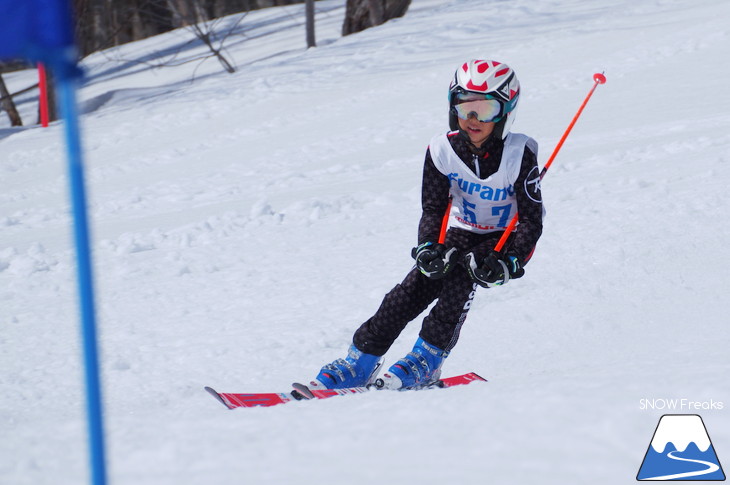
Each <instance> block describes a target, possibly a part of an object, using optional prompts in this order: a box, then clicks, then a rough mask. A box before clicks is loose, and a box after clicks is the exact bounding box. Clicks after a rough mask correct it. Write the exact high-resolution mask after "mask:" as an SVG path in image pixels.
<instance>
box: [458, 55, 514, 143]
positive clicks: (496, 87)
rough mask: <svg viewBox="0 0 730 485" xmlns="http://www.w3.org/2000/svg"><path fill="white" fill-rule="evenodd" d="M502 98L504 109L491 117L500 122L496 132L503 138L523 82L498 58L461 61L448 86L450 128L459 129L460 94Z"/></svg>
mask: <svg viewBox="0 0 730 485" xmlns="http://www.w3.org/2000/svg"><path fill="white" fill-rule="evenodd" d="M475 94H478V95H484V97H485V99H494V100H497V101H499V104H500V106H501V109H500V110H499V113H497V115H496V116H495V117H494V118H492V119H489V120H480V121H494V122H495V123H497V125H496V126H495V128H494V132H493V133H494V134H495V135H497V136H501V137H502V139H504V138H505V137H506V136H507V134H508V133H509V130H510V128H511V127H512V123H513V122H514V120H515V111H516V110H517V102H518V101H519V99H520V82H519V81H518V80H517V75H516V74H515V72H514V71H513V70H512V68H511V67H509V66H508V65H507V64H504V63H502V62H498V61H491V60H481V59H472V60H470V61H467V62H465V63H464V64H462V65H461V66H460V67H459V68H458V69H457V70H456V73H455V74H454V79H453V80H452V81H451V85H450V86H449V127H450V128H451V129H452V130H458V129H459V122H458V116H459V115H458V113H457V109H456V105H457V104H458V102H459V100H460V98H461V97H464V96H466V97H468V98H469V99H474V95H475Z"/></svg>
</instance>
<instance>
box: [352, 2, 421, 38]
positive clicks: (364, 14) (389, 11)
mask: <svg viewBox="0 0 730 485" xmlns="http://www.w3.org/2000/svg"><path fill="white" fill-rule="evenodd" d="M410 4H411V0H347V4H346V7H345V22H344V23H343V24H342V35H350V34H354V33H355V32H360V31H363V30H365V29H367V28H369V27H374V26H376V25H380V24H382V23H383V22H387V21H388V20H390V19H393V18H396V17H402V16H403V15H405V14H406V12H407V11H408V7H409V5H410Z"/></svg>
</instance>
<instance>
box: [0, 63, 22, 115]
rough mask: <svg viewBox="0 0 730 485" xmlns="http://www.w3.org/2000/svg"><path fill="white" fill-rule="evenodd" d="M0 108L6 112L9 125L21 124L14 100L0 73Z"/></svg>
mask: <svg viewBox="0 0 730 485" xmlns="http://www.w3.org/2000/svg"><path fill="white" fill-rule="evenodd" d="M0 108H2V109H4V110H5V111H6V112H7V113H8V117H9V118H10V126H23V120H22V119H20V114H19V113H18V109H17V108H16V107H15V102H14V101H13V97H12V96H11V95H10V91H8V87H7V86H6V85H5V81H4V80H3V75H2V74H0Z"/></svg>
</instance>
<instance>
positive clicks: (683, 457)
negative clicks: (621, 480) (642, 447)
mask: <svg viewBox="0 0 730 485" xmlns="http://www.w3.org/2000/svg"><path fill="white" fill-rule="evenodd" d="M636 479H637V480H639V481H643V480H655V481H666V480H693V481H694V480H708V481H722V480H725V473H724V472H723V470H722V466H721V465H720V461H719V460H718V459H717V454H715V448H714V447H713V446H712V442H711V441H710V435H708V434H707V428H705V423H704V422H703V421H702V418H701V417H700V416H698V415H696V414H665V415H664V416H662V417H661V419H659V424H658V425H657V428H656V431H654V436H653V437H652V439H651V443H649V448H648V449H647V450H646V455H644V461H643V462H642V463H641V468H639V473H638V474H637V475H636Z"/></svg>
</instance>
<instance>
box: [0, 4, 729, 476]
mask: <svg viewBox="0 0 730 485" xmlns="http://www.w3.org/2000/svg"><path fill="white" fill-rule="evenodd" d="M343 3H344V2H340V1H335V0H327V1H323V2H318V3H317V39H318V43H319V47H317V48H315V49H310V50H306V49H304V46H305V35H304V27H303V17H304V16H303V7H302V6H301V5H298V6H291V7H281V8H276V9H270V10H266V11H259V12H255V13H251V14H249V15H248V16H247V17H246V18H244V19H243V21H242V22H241V24H240V25H239V26H238V27H236V35H234V36H233V37H231V38H229V39H228V41H227V44H226V45H227V47H228V48H227V51H226V53H227V54H228V55H229V56H230V57H231V58H232V59H233V60H234V61H235V64H236V66H237V67H238V71H237V72H236V73H235V74H234V75H229V74H226V73H225V72H224V71H223V70H222V68H221V66H220V65H219V64H218V63H217V61H215V60H207V61H205V62H202V63H201V61H196V60H195V57H196V56H197V55H199V54H201V53H204V50H202V49H201V48H200V46H199V45H197V44H196V43H194V42H191V39H192V37H191V34H190V33H189V32H187V31H185V30H181V31H177V32H172V33H169V34H166V35H163V36H160V37H156V38H153V39H147V40H145V41H141V42H137V43H134V44H131V45H127V46H123V47H121V48H117V49H112V50H110V51H107V52H104V53H99V54H96V55H94V56H92V57H90V58H88V59H86V60H85V62H84V66H85V68H86V69H87V72H88V81H87V83H86V85H85V86H84V87H83V88H82V90H81V92H80V98H81V104H82V109H83V112H84V116H83V128H84V146H85V154H86V165H87V173H86V174H87V183H88V187H89V193H90V201H89V205H90V207H89V210H90V216H91V220H92V229H93V247H94V261H95V278H96V289H97V296H98V317H99V327H100V328H99V332H100V347H101V352H102V359H101V360H102V361H101V365H102V378H103V393H104V401H105V425H106V431H107V446H108V465H109V477H110V483H114V484H120V485H121V484H134V485H147V484H149V485H152V484H154V485H165V484H170V485H172V484H175V485H180V484H202V483H232V482H236V483H255V484H291V483H299V482H302V481H305V482H307V483H347V484H353V485H356V484H372V483H419V484H442V483H458V484H485V483H495V484H501V483H520V484H533V483H534V484H538V483H539V484H553V483H554V484H565V483H580V484H588V483H592V484H611V485H615V484H621V483H634V481H635V478H634V477H635V476H636V472H637V470H638V469H639V466H640V464H641V460H642V458H643V456H644V454H645V452H646V449H647V447H648V445H649V442H650V441H651V438H652V434H653V432H654V429H655V427H656V424H657V422H658V420H659V417H660V416H661V415H662V414H665V413H680V414H681V413H690V414H695V413H696V414H701V415H702V417H703V419H704V421H705V424H706V426H707V429H708V432H709V434H710V437H711V439H712V440H713V444H714V447H715V449H716V450H717V453H718V456H719V458H720V460H721V462H730V412H729V409H730V386H729V384H728V382H729V380H728V376H729V375H730V353H729V352H728V347H729V344H730V332H729V331H728V323H727V320H728V317H727V315H728V313H729V312H730V303H729V301H730V300H729V299H728V297H727V293H728V290H729V289H730V284H729V283H728V270H729V269H730V265H729V264H728V263H729V262H730V261H729V256H728V251H727V249H726V245H727V242H728V240H730V230H729V229H728V224H727V222H726V221H727V210H728V202H729V200H728V195H727V194H728V185H729V183H730V177H729V176H728V168H729V167H728V163H729V162H730V148H729V147H730V94H728V90H727V82H728V81H727V78H728V76H727V74H728V72H730V69H729V68H728V67H727V59H730V39H729V35H728V34H729V33H730V25H728V22H727V19H728V18H729V17H730V3H728V2H719V1H716V0H646V1H641V2H637V1H635V0H596V1H591V2H586V1H583V0H580V1H579V0H541V1H540V2H534V1H532V0H512V1H499V0H448V1H443V0H414V1H413V3H412V5H411V8H410V11H409V12H408V14H407V15H406V16H405V17H404V18H402V19H398V20H394V21H391V22H388V23H387V24H385V25H383V26H381V27H378V28H375V29H370V30H368V31H365V32H363V33H360V34H357V35H353V36H349V37H347V38H341V37H340V35H339V31H340V26H341V23H342V18H343V15H344V7H343ZM235 20H236V17H231V18H228V19H226V20H225V21H224V22H221V23H220V25H219V27H220V28H221V29H224V28H226V26H229V25H232V23H233V22H234V21H235ZM158 52H161V53H160V54H158ZM474 57H487V58H494V59H498V60H502V61H504V62H508V63H509V64H511V65H512V67H514V68H515V69H516V71H517V73H518V76H519V79H520V81H521V83H522V89H523V98H522V101H521V105H520V108H519V115H518V118H517V122H516V123H515V125H514V131H517V132H524V133H528V134H530V135H531V136H533V137H535V138H536V139H537V140H538V141H539V142H540V143H541V153H540V161H541V163H543V164H544V163H545V161H546V160H547V158H548V156H549V154H550V153H551V152H552V150H553V148H554V147H555V145H556V143H557V141H558V140H559V138H560V136H561V135H562V133H563V131H564V129H565V128H566V127H567V125H568V123H569V122H570V120H571V119H572V117H573V114H574V113H575V111H576V110H577V108H578V106H579V105H580V103H581V101H582V100H583V98H584V97H585V95H586V94H587V92H588V90H589V89H590V87H591V86H592V79H591V78H592V75H593V73H594V72H601V71H604V70H605V73H606V76H607V78H608V82H607V83H606V84H605V85H603V86H600V87H599V88H598V89H597V91H596V93H595V95H594V97H593V99H592V100H591V101H590V103H589V105H588V107H587V108H586V110H585V111H584V113H583V116H582V118H581V119H580V120H579V122H578V124H577V125H576V127H575V129H574V130H573V133H572V134H571V135H570V137H569V138H568V141H567V142H566V144H565V146H564V147H563V149H562V151H561V153H560V155H559V156H558V158H557V159H556V162H555V164H554V165H553V168H552V169H551V171H550V172H549V174H548V177H546V179H545V181H544V184H543V191H544V197H545V200H546V204H547V209H548V218H547V220H546V227H545V232H544V234H543V237H542V239H541V240H540V243H539V245H538V251H537V253H536V255H535V257H534V259H533V261H532V262H531V263H530V264H529V266H528V267H527V275H526V276H525V278H523V279H521V280H519V281H516V282H512V283H510V284H509V285H507V286H506V287H503V288H499V289H492V290H480V291H479V294H478V295H477V298H476V301H475V303H474V306H473V309H472V311H471V313H470V315H469V318H468V320H467V324H466V325H465V327H464V329H463V332H462V338H461V341H460V343H459V345H458V346H457V347H456V349H455V350H454V352H453V353H452V355H451V357H449V360H448V361H447V363H446V366H445V373H446V374H457V373H461V372H466V371H476V372H478V373H479V374H481V375H483V376H484V377H486V378H487V379H489V382H488V383H486V384H473V385H471V386H466V387H463V388H456V389H450V390H448V391H433V392H423V393H416V392H410V393H390V392H380V393H369V394H365V395H358V396H352V397H347V398H335V399H330V400H327V401H319V402H299V403H293V404H288V405H286V406H283V407H275V408H255V409H241V410H237V411H227V410H225V409H224V408H223V407H222V406H221V405H220V404H219V403H217V402H216V401H215V400H213V399H211V397H210V396H209V395H208V394H207V393H205V392H204V391H203V386H204V385H210V386H213V387H214V388H216V389H219V390H221V391H228V392H255V391H278V390H281V391H284V390H287V389H288V388H289V385H290V383H291V382H292V381H307V380H309V379H311V378H312V377H313V376H314V375H315V374H316V372H317V371H318V369H319V367H320V366H321V365H322V364H324V363H326V362H329V361H331V360H332V359H334V358H337V357H341V356H342V355H343V354H344V352H345V350H346V347H347V345H348V344H349V342H350V339H351V336H352V333H353V331H354V330H355V328H356V327H357V326H358V325H359V324H360V323H361V322H362V321H364V320H365V319H366V318H368V317H369V316H370V315H371V314H372V312H374V311H375V309H376V308H377V306H378V305H379V303H380V300H381V298H382V296H383V295H384V294H385V292H387V291H388V290H389V289H390V288H391V287H392V286H393V285H394V284H396V283H398V282H400V281H401V279H402V277H403V276H404V275H405V274H406V272H407V271H408V270H409V269H410V267H411V264H412V260H411V259H410V256H409V253H410V248H411V247H412V246H413V245H414V244H415V242H416V229H417V223H418V218H419V215H420V196H419V193H420V192H419V191H420V187H419V184H420V177H421V168H422V163H423V154H424V152H425V149H426V145H427V143H428V141H429V139H430V138H431V137H432V136H433V135H434V134H436V133H439V132H443V131H445V130H446V129H447V126H446V122H447V113H446V89H447V86H448V82H449V80H450V78H451V76H452V75H453V71H454V69H456V67H457V66H458V65H459V64H460V63H461V62H463V61H464V60H466V59H469V58H474ZM160 64H167V65H166V66H165V67H159V65H160ZM173 64H174V66H173ZM34 75H35V74H34V73H33V72H21V73H16V74H13V75H10V76H7V77H8V79H7V80H8V84H9V85H10V86H11V90H16V89H20V88H23V87H25V86H28V85H30V84H32V83H33V82H34V81H33V77H34ZM20 109H21V113H22V114H23V116H24V118H25V120H26V121H32V120H33V118H34V116H35V115H34V112H35V109H36V108H35V103H34V102H32V97H26V98H25V102H23V103H22V104H21V106H20ZM0 123H2V124H0V186H1V187H2V192H1V193H0V234H1V239H0V324H1V325H2V327H1V331H0V369H1V372H0V482H1V483H3V484H9V485H23V484H34V485H41V484H54V485H64V484H78V483H84V482H85V481H87V480H88V465H87V459H88V453H87V444H86V421H85V415H84V412H85V408H84V399H85V398H84V389H83V384H82V369H81V367H80V360H81V350H80V342H79V340H80V339H79V323H78V312H77V297H76V275H75V269H74V253H73V246H72V242H71V236H70V224H71V220H70V209H69V202H68V189H67V186H68V183H67V177H66V159H65V154H64V150H63V146H64V145H63V139H62V126H61V125H59V124H54V125H52V127H51V128H49V129H40V128H37V127H34V126H30V127H27V128H10V127H9V125H8V124H7V119H6V117H5V116H4V115H3V116H0ZM419 326H420V324H419V322H418V321H416V322H414V323H413V324H411V325H410V326H409V327H408V328H407V329H406V331H405V332H404V333H403V335H402V336H401V338H400V339H399V340H398V342H397V343H396V344H395V345H394V346H393V348H392V349H391V351H390V352H389V353H388V355H387V361H386V365H389V362H392V361H393V360H395V359H397V358H398V357H400V356H402V355H403V354H404V353H405V352H406V351H408V350H409V349H410V347H411V345H412V344H413V341H414V340H415V338H416V335H417V333H418V329H419ZM674 398H677V399H685V401H682V402H692V403H697V404H696V405H695V406H694V407H691V406H687V407H684V408H682V409H667V408H666V407H664V406H663V405H662V403H665V402H666V401H664V399H674ZM657 400H658V401H657ZM657 402H658V403H659V404H660V405H655V404H656V403H657ZM718 402H719V403H720V406H717V403H718ZM648 403H652V405H648ZM662 407H664V409H661V408H662ZM718 407H722V409H718Z"/></svg>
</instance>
